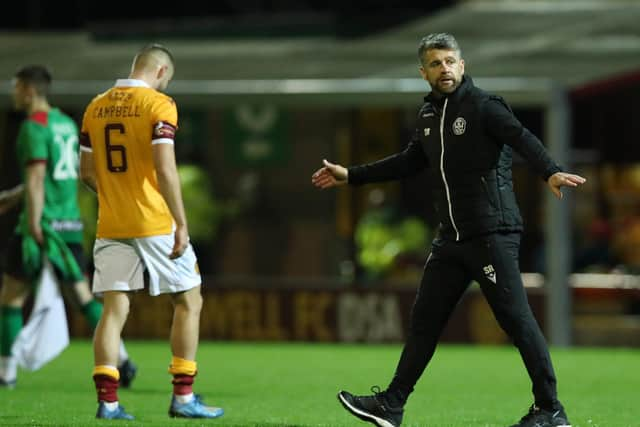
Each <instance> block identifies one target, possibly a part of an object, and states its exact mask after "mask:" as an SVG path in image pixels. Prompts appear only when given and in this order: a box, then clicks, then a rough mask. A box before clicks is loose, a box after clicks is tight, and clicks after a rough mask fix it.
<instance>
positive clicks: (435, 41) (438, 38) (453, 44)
mask: <svg viewBox="0 0 640 427" xmlns="http://www.w3.org/2000/svg"><path fill="white" fill-rule="evenodd" d="M431 49H443V50H454V51H456V52H458V55H462V51H461V50H460V46H459V45H458V42H457V41H456V39H455V37H453V36H452V35H451V34H449V33H431V34H429V35H428V36H424V37H423V38H422V40H420V45H419V46H418V59H419V60H420V62H422V58H423V57H424V54H425V52H427V51H428V50H431Z"/></svg>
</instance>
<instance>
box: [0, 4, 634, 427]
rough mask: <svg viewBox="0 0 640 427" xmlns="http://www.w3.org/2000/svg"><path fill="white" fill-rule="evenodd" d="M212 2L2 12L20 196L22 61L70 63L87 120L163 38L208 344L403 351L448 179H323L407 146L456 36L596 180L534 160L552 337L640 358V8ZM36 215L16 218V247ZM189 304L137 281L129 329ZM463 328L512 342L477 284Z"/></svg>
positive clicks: (157, 329) (477, 336) (535, 285)
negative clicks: (558, 187) (436, 191)
mask: <svg viewBox="0 0 640 427" xmlns="http://www.w3.org/2000/svg"><path fill="white" fill-rule="evenodd" d="M209 3H210V4H199V3H198V4H196V2H191V1H182V2H179V3H178V4H174V5H172V6H171V7H169V8H165V7H161V6H158V5H157V4H154V3H146V2H141V3H137V2H136V3H131V4H122V5H119V6H117V7H116V4H114V3H104V2H101V3H100V2H99V3H91V2H85V1H79V0H78V1H61V2H45V1H39V0H26V1H23V2H20V3H15V4H12V6H11V7H12V10H13V11H14V12H13V13H4V14H2V15H1V16H0V30H1V31H0V79H1V80H2V82H1V83H0V190H2V189H6V188H9V187H11V186H13V185H15V184H16V183H17V182H18V179H19V178H18V170H17V167H16V161H15V150H14V148H15V136H16V132H17V129H18V126H19V124H20V120H22V119H23V117H22V116H21V115H20V114H18V113H16V112H14V111H12V108H11V102H10V90H11V85H10V80H11V78H12V76H13V74H14V73H15V71H16V70H17V69H18V68H19V67H20V66H22V65H26V64H29V63H41V64H45V65H47V66H49V67H50V69H51V70H52V73H53V77H54V85H53V94H52V96H51V97H50V100H51V101H52V103H53V104H54V105H56V106H59V107H60V108H62V109H63V110H64V111H65V112H67V113H69V114H70V115H72V116H73V117H74V118H75V119H77V120H78V121H79V120H80V119H81V117H82V113H83V110H84V107H85V106H86V105H87V103H88V102H89V101H90V100H91V98H92V97H93V96H94V95H95V94H97V93H99V92H101V91H104V90H106V89H107V88H109V87H110V86H111V85H112V84H113V82H114V81H115V79H116V78H122V77H126V76H127V75H128V72H129V67H130V63H131V59H132V57H133V55H134V54H135V53H136V51H137V50H138V49H139V48H140V47H142V46H143V45H144V44H146V43H148V42H159V43H162V44H164V45H166V46H167V47H168V48H170V49H171V50H172V51H173V53H174V55H175V58H176V73H175V77H174V78H175V80H174V81H173V82H172V84H171V85H170V86H169V88H168V93H169V94H170V95H171V96H172V97H174V99H175V100H176V102H177V104H178V108H179V115H180V118H179V126H180V130H179V132H178V134H177V140H176V145H175V147H176V152H177V156H178V161H179V164H180V165H181V166H180V172H181V176H182V183H183V191H184V199H185V205H186V208H187V214H188V216H189V223H190V230H191V239H192V242H193V243H194V246H195V249H196V252H197V254H198V256H199V260H200V262H199V264H200V268H201V271H202V273H203V277H204V286H203V293H204V296H205V305H204V309H203V315H202V321H201V337H202V339H203V341H206V342H209V341H236V340H237V341H244V342H247V341H248V342H251V343H263V342H264V341H274V342H276V341H277V342H286V341H295V342H302V343H315V342H323V343H366V344H376V345H377V344H390V345H392V346H396V347H395V348H397V349H398V350H399V347H398V346H399V344H400V343H401V342H402V340H403V337H404V334H405V332H406V327H407V320H408V316H409V310H410V307H411V303H412V300H413V296H414V293H415V290H416V287H417V285H418V283H419V278H420V274H421V272H422V266H423V264H424V262H425V260H426V255H427V254H428V251H429V242H430V239H431V238H432V237H433V233H434V230H435V227H436V225H437V224H435V223H434V222H433V219H434V215H433V211H432V207H431V204H430V200H429V197H428V195H427V194H426V193H425V188H426V187H427V184H426V183H425V179H426V176H425V175H421V176H417V177H415V178H411V179H406V180H403V181H399V182H395V183H389V184H384V185H369V186H366V187H360V188H357V189H355V188H340V189H338V190H328V191H319V190H316V189H315V188H313V187H312V185H311V182H310V177H311V174H312V173H313V172H314V171H315V170H316V169H317V168H318V167H320V166H321V161H322V159H323V158H326V159H329V160H332V161H336V162H340V163H342V164H344V165H352V164H358V163H362V162H367V161H371V160H375V159H378V158H381V157H384V156H386V155H388V154H391V153H394V152H397V151H400V150H402V149H403V148H404V147H405V145H406V143H407V142H408V139H409V135H410V134H411V133H412V132H413V126H414V122H415V118H416V114H417V109H418V108H419V106H420V105H421V102H422V97H423V96H424V95H425V94H426V93H427V92H428V91H429V87H428V85H427V84H426V82H424V81H423V80H421V79H420V76H419V74H418V60H417V46H418V42H419V40H420V38H421V37H422V36H424V35H426V34H428V33H431V32H449V33H452V34H453V35H454V36H455V37H456V38H457V40H458V42H459V44H460V46H461V48H462V54H463V57H464V59H465V61H466V73H467V74H468V75H470V76H472V77H473V79H474V81H475V82H476V84H477V85H478V86H480V87H482V88H484V89H486V90H489V91H492V92H495V93H498V94H501V95H503V96H504V97H505V98H506V100H507V101H508V102H509V103H510V104H511V105H512V107H513V108H514V110H515V113H516V115H517V117H519V118H520V120H521V121H522V122H523V123H524V124H525V125H526V126H527V127H528V128H529V129H530V130H531V131H532V132H533V133H535V134H536V135H538V136H539V137H540V138H541V140H542V141H543V142H544V143H545V145H546V146H547V147H548V148H549V150H550V151H551V152H552V153H553V155H554V157H555V158H556V159H558V160H559V161H560V163H561V164H562V165H563V166H564V167H565V168H566V169H567V170H569V171H573V172H575V173H578V174H580V175H583V176H585V177H586V178H587V179H588V181H587V183H586V185H584V186H583V187H581V188H580V189H579V190H577V191H571V190H569V191H567V192H566V193H568V194H565V196H568V197H565V199H564V200H563V201H562V202H559V201H557V200H554V199H552V198H551V197H550V195H549V194H548V193H549V192H548V190H547V189H546V186H545V185H544V183H543V182H542V180H541V179H540V178H539V177H538V176H536V175H534V173H533V172H532V171H531V170H530V169H529V168H528V167H527V165H526V164H525V163H524V162H523V161H522V159H520V158H516V160H515V164H514V181H515V182H514V185H515V189H516V194H517V196H518V202H519V204H520V208H521V211H522V214H523V217H524V221H525V232H524V233H523V240H522V246H521V254H520V255H521V267H522V271H523V276H524V280H525V284H526V286H527V289H528V292H529V298H530V302H531V304H532V307H533V309H534V312H535V314H536V317H537V318H538V320H539V322H540V323H541V325H542V326H543V330H544V331H545V334H546V335H547V337H548V338H549V340H550V343H551V344H552V345H553V346H554V347H555V348H558V347H568V350H563V351H569V350H571V349H574V350H575V351H579V349H580V347H587V346H588V347H594V346H595V347H604V348H606V349H608V350H610V352H608V353H603V354H607V355H608V356H603V357H600V356H598V357H594V358H592V359H588V360H596V361H597V360H600V361H601V362H602V363H603V364H606V363H607V360H609V358H610V357H615V355H616V354H617V352H619V351H624V352H625V354H629V355H631V356H630V357H631V358H632V359H633V358H635V360H636V362H640V354H639V353H638V351H639V347H640V278H639V276H638V273H640V143H639V142H640V141H639V140H638V135H640V120H639V119H638V117H640V25H639V24H638V22H640V2H639V1H632V0H593V1H591V0H563V1H551V0H549V1H534V0H487V1H483V0H469V1H444V0H442V1H428V2H422V3H424V6H419V7H416V6H411V5H409V3H410V2H405V1H396V2H383V1H378V0H375V1H369V2H346V1H343V2H334V1H311V0H309V1H304V0H301V1H287V0H282V1H277V0H274V1H260V0H256V1H242V2H236V1H214V2H209ZM81 206H82V209H83V215H84V217H85V226H86V242H85V243H86V251H87V256H88V257H89V258H90V256H91V246H92V243H93V238H92V233H93V231H94V229H95V224H94V222H95V211H96V205H95V200H94V198H93V196H92V195H91V194H89V193H88V192H86V191H83V192H82V193H81ZM16 218H17V211H13V212H11V213H9V214H6V215H3V216H0V235H1V236H2V237H1V240H0V246H2V248H4V246H6V242H7V239H8V236H9V235H10V234H11V233H12V232H13V227H14V225H15V222H16ZM87 267H88V269H89V271H91V265H89V266H87ZM168 307H169V301H168V299H166V298H165V297H159V298H155V299H152V298H150V297H148V296H146V295H144V294H143V293H139V294H137V295H136V296H135V297H134V305H133V308H132V313H131V316H130V320H129V322H128V324H127V326H126V328H125V334H124V337H125V339H127V340H130V341H134V340H136V339H141V340H142V339H145V340H147V339H163V340H164V339H165V338H166V337H167V333H168V332H167V331H168V329H167V327H168V324H169V322H170V310H168ZM69 316H70V319H71V325H70V326H71V332H72V335H73V336H74V337H76V338H79V339H82V338H84V339H87V338H89V337H90V331H89V330H88V329H87V327H86V325H85V323H84V320H83V319H82V318H81V317H80V316H78V315H77V314H75V313H74V312H73V311H71V310H70V311H69ZM443 341H444V342H446V343H457V344H482V345H494V344H498V345H502V344H505V345H508V340H507V338H506V336H505V335H504V334H503V333H502V331H501V330H500V329H499V327H498V326H497V324H496V322H495V320H494V319H493V316H492V314H491V312H490V310H489V308H488V306H487V304H486V303H485V301H484V299H483V297H482V295H481V293H480V292H479V291H478V289H477V288H475V287H474V286H472V287H471V288H470V290H469V292H467V294H466V295H465V297H464V298H463V300H462V301H461V303H460V305H459V307H458V309H457V310H456V312H455V313H454V315H453V317H452V319H451V321H450V323H449V326H448V327H447V329H446V331H445V333H444V336H443ZM257 345H258V347H259V344H257ZM623 347H626V349H623ZM506 348H508V347H506ZM473 351H474V350H473V349H470V350H469V354H470V355H472V354H473ZM513 351H514V354H515V350H513ZM563 354H569V353H563ZM598 354H600V353H598ZM133 356H134V357H135V354H134V355H133ZM87 357H89V355H88V354H87ZM567 357H568V358H569V359H570V358H571V356H567ZM436 358H437V356H436ZM87 360H90V359H87ZM385 360H386V359H385ZM390 360H391V362H385V366H384V368H385V369H386V370H385V371H384V373H385V374H390V372H391V371H390V370H392V368H393V364H394V363H395V356H394V357H391V358H390ZM163 363H164V362H163ZM389 363H390V364H391V365H390V366H387V365H389ZM597 363H599V362H593V363H592V362H587V363H586V365H585V366H586V367H585V370H589V369H591V368H593V369H596V368H597V366H594V365H597ZM88 369H89V368H87V369H86V371H88ZM247 369H248V368H247ZM260 369H268V366H261V368H260ZM434 369H435V368H434ZM625 369H626V368H621V370H620V372H619V375H625V373H624V372H625ZM629 369H635V370H637V363H636V366H635V367H633V368H631V367H629ZM514 372H516V373H518V374H524V369H523V368H522V369H521V370H520V371H519V370H517V369H516V370H515V371H514ZM87 378H88V377H87ZM385 378H386V376H383V378H382V379H378V381H380V382H384V381H386V379H385ZM579 380H580V378H579V376H576V378H573V379H572V380H571V381H579ZM636 380H637V376H636ZM560 381H563V378H562V376H561V375H560ZM564 381H567V380H564ZM362 391H363V392H364V391H366V390H362ZM586 392H587V391H582V390H581V391H579V392H578V393H577V395H582V394H583V393H586ZM526 393H527V390H526V389H525V390H524V392H523V395H524V396H526ZM577 395H576V396H575V400H578V396H577ZM637 397H638V396H636V398H637ZM624 398H629V396H628V395H626V394H625V395H624V397H621V399H624ZM449 403H451V402H449ZM444 404H446V403H444ZM451 404H452V406H455V405H456V403H451ZM1 405H2V404H1V403H0V417H1V413H2V406H1ZM334 406H335V405H334ZM629 408H630V406H629ZM523 409H524V407H523ZM571 414H572V413H571V412H569V415H570V416H571ZM583 415H584V417H583V420H584V422H583V424H580V425H588V424H587V422H586V420H587V419H588V416H587V415H586V414H583ZM337 419H340V418H337ZM636 419H637V417H636ZM507 420H508V418H507ZM507 420H505V423H506V421H507ZM252 422H253V421H252ZM297 422H307V421H304V420H303V421H300V420H298V421H297ZM336 422H337V421H336ZM415 422H416V423H419V424H420V425H423V424H424V422H423V421H420V419H419V418H416V419H415ZM460 422H462V421H460ZM466 422H471V421H469V420H468V419H466V421H464V422H463V423H466ZM250 425H254V424H250ZM274 425H275V424H274ZM328 425H332V422H329V423H328ZM443 425H445V424H443ZM487 425H489V424H487ZM600 425H603V426H604V425H606V426H612V425H620V426H623V425H627V424H624V423H620V424H614V423H607V420H606V419H605V420H600ZM629 425H632V424H629Z"/></svg>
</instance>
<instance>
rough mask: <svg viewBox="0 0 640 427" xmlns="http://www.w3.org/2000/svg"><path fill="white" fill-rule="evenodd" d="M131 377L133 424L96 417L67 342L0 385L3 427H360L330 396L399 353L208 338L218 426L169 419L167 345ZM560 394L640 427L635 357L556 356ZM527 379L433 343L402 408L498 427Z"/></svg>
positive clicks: (513, 416)
mask: <svg viewBox="0 0 640 427" xmlns="http://www.w3.org/2000/svg"><path fill="white" fill-rule="evenodd" d="M128 349H129V352H130V354H131V355H132V357H133V358H134V360H135V361H136V362H137V363H138V364H139V366H140V370H139V376H138V378H137V379H136V380H135V382H134V384H133V387H132V389H131V390H122V391H121V392H120V400H121V402H122V403H123V404H124V406H125V407H126V408H127V410H128V411H129V412H131V413H133V414H134V415H135V416H136V417H137V421H135V422H113V421H112V422H108V421H102V422H99V421H96V420H95V419H94V415H95V409H96V403H95V395H94V389H93V383H92V381H91V369H92V353H91V347H90V343H89V342H86V341H75V342H73V343H72V345H71V346H70V347H69V348H68V349H67V350H65V352H64V353H63V354H62V355H61V356H60V357H59V358H57V359H56V360H54V361H53V362H51V363H50V364H48V365H47V366H45V367H44V368H43V369H41V370H40V371H37V372H20V376H19V379H18V387H17V388H16V389H15V390H0V425H1V426H83V427H84V426H94V425H99V426H101V425H114V424H116V425H122V426H134V425H136V426H137V425H140V426H169V427H173V426H190V427H195V426H200V425H207V426H209V425H221V426H222V425H224V426H265V427H275V426H365V425H368V424H365V423H362V422H360V421H359V420H357V419H355V418H352V417H351V416H350V415H349V414H347V413H346V412H345V411H344V410H343V409H342V407H341V406H340V405H339V403H338V401H337V400H336V397H335V395H336V393H337V391H338V390H340V389H342V388H344V389H347V390H349V391H351V392H354V393H357V394H364V393H368V391H369V388H370V386H372V385H375V384H378V385H380V386H383V387H384V386H386V385H387V383H388V381H389V379H390V378H391V375H392V374H393V370H394V368H395V364H396V361H397V358H398V356H399V352H400V346H397V345H393V346H374V345H312V344H250V343H247V344H236V343H214V342H205V343H202V344H201V347H200V350H199V353H198V361H199V370H200V374H199V375H198V377H197V379H196V391H197V392H200V393H202V394H203V395H204V396H205V401H206V402H207V403H209V404H214V405H219V406H222V407H224V409H225V411H226V414H225V415H224V417H222V418H220V419H217V420H207V421H198V420H172V419H169V418H168V417H167V416H166V411H167V406H168V403H169V393H170V377H169V375H168V374H167V372H166V369H167V365H168V362H169V360H170V354H169V349H168V345H167V344H165V343H164V342H132V341H129V342H128ZM552 357H553V359H554V362H555V367H556V371H557V374H558V378H559V392H560V397H561V399H562V401H563V402H564V404H565V407H566V408H567V413H568V415H569V417H570V419H571V421H572V423H573V426H574V427H632V426H635V427H637V426H639V425H640V410H638V404H639V402H640V368H639V367H640V351H639V350H625V349H571V350H553V351H552ZM529 388H530V385H529V381H528V377H527V376H526V373H525V370H524V368H523V366H522V363H521V361H520V358H519V356H518V354H517V352H516V351H515V350H514V349H513V348H510V347H473V346H441V347H439V349H438V351H437V352H436V355H435V357H434V360H433V361H432V363H431V365H430V366H429V369H428V370H427V372H426V373H425V375H423V377H422V379H421V381H420V382H419V384H418V386H417V388H416V391H415V392H414V394H413V395H412V396H411V398H410V400H409V403H408V404H407V406H406V411H405V422H404V424H403V425H404V426H428V427H469V426H481V427H504V426H508V425H510V424H511V423H513V422H515V421H516V420H517V419H519V418H520V416H521V415H523V413H524V412H525V411H526V409H527V406H528V405H529V404H530V403H531V395H530V391H529Z"/></svg>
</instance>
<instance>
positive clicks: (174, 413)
mask: <svg viewBox="0 0 640 427" xmlns="http://www.w3.org/2000/svg"><path fill="white" fill-rule="evenodd" d="M223 415H224V411H222V412H221V413H220V414H219V415H216V416H215V417H192V416H188V415H182V414H180V413H178V412H172V411H169V417H170V418H187V419H194V420H195V419H198V420H207V419H209V420H212V419H214V418H220V417H221V416H223Z"/></svg>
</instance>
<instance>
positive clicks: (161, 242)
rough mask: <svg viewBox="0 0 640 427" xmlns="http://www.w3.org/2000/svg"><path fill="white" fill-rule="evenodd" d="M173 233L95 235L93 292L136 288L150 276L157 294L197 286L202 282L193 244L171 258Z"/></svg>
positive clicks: (140, 287)
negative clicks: (130, 236) (132, 236)
mask: <svg viewBox="0 0 640 427" xmlns="http://www.w3.org/2000/svg"><path fill="white" fill-rule="evenodd" d="M173 243H174V236H173V234H163V235H159V236H150V237H138V238H135V239H96V242H95V245H94V247H93V262H94V265H95V272H94V274H93V292H94V293H100V292H106V291H135V290H139V289H142V288H144V279H143V273H144V271H145V269H146V270H147V273H148V277H149V294H151V295H153V296H155V295H160V294H165V293H176V292H182V291H187V290H189V289H191V288H195V287H196V286H199V285H200V283H202V279H201V277H200V270H199V269H198V260H197V259H196V254H195V252H194V251H193V247H192V246H191V244H189V246H187V249H186V250H185V252H184V253H183V254H182V256H181V257H180V258H176V259H169V254H170V253H171V251H172V250H173Z"/></svg>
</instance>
